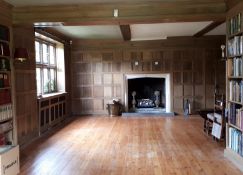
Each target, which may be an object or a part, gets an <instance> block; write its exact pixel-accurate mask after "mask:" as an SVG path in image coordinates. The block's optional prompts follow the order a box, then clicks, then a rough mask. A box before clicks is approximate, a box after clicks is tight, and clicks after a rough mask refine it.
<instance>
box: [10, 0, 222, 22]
mask: <svg viewBox="0 0 243 175" xmlns="http://www.w3.org/2000/svg"><path fill="white" fill-rule="evenodd" d="M115 8H116V9H119V17H118V18H114V17H113V10H114V9H115ZM225 12H226V5H225V2H223V1H222V2H221V1H219V0H217V1H214V2H213V1H210V2H209V1H201V0H200V1H199V0H197V1H195V0H188V1H163V2H149V3H119V4H118V3H116V4H115V3H110V4H82V5H58V6H32V7H16V8H14V9H13V22H14V24H24V23H34V22H64V23H65V25H70V24H77V25H96V24H118V25H119V24H122V25H123V24H133V23H158V22H192V21H218V20H223V19H225Z"/></svg>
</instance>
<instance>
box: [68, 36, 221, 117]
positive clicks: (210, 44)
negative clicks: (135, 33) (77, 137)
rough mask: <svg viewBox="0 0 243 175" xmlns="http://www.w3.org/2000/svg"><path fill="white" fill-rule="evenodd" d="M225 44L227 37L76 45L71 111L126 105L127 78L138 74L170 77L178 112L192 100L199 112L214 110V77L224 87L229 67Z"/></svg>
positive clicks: (100, 110) (91, 111) (87, 111)
mask: <svg viewBox="0 0 243 175" xmlns="http://www.w3.org/2000/svg"><path fill="white" fill-rule="evenodd" d="M224 42H225V37H223V36H221V37H204V38H192V37H177V38H169V39H167V40H161V41H146V42H144V41H140V42H120V41H110V42H104V41H84V40H74V41H73V45H72V65H71V70H72V112H73V114H74V115H80V114H104V113H107V112H106V104H107V102H108V101H109V100H111V99H113V98H119V99H121V101H122V103H123V104H124V88H125V84H124V75H125V74H138V73H143V74H144V73H170V75H171V77H172V79H171V87H172V102H171V104H172V108H173V110H174V111H175V112H179V113H182V112H183V99H184V98H188V99H190V101H191V103H192V108H193V109H194V110H197V109H201V108H210V107H213V95H214V84H215V76H214V75H215V73H216V75H217V76H216V80H217V82H218V84H220V87H221V88H222V90H224V88H225V62H222V61H219V60H220V56H221V51H220V45H221V44H222V43H224ZM135 61H139V66H134V62H135ZM155 61H158V62H159V65H158V66H156V65H155V64H154V62H155ZM215 71H216V72H215Z"/></svg>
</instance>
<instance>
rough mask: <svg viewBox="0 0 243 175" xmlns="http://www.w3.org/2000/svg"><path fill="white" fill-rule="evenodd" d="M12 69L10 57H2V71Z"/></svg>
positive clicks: (0, 61) (0, 68) (0, 66)
mask: <svg viewBox="0 0 243 175" xmlns="http://www.w3.org/2000/svg"><path fill="white" fill-rule="evenodd" d="M1 70H3V71H6V70H10V62H9V60H8V59H5V58H0V71H1Z"/></svg>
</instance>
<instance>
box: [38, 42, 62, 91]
mask: <svg viewBox="0 0 243 175" xmlns="http://www.w3.org/2000/svg"><path fill="white" fill-rule="evenodd" d="M35 52H36V59H35V60H36V81H37V95H42V94H47V93H52V92H57V61H56V44H55V43H51V42H48V41H45V40H42V39H39V38H36V41H35Z"/></svg>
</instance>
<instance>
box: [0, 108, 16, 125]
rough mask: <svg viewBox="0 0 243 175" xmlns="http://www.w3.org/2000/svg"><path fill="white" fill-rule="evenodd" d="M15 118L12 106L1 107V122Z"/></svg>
mask: <svg viewBox="0 0 243 175" xmlns="http://www.w3.org/2000/svg"><path fill="white" fill-rule="evenodd" d="M10 118H13V107H12V104H7V105H1V106H0V122H1V121H4V120H8V119H10Z"/></svg>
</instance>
